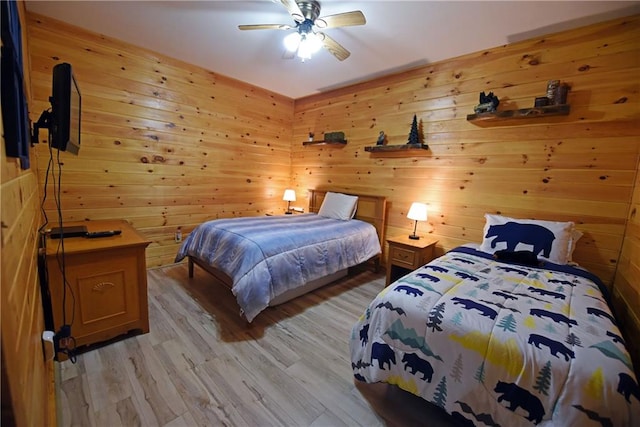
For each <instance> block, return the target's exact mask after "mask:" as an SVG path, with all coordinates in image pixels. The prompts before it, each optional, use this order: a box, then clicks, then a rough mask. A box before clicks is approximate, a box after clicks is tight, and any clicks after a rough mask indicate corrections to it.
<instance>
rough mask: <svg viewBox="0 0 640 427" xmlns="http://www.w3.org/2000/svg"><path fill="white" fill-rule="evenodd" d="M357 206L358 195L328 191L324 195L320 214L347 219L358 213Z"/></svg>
mask: <svg viewBox="0 0 640 427" xmlns="http://www.w3.org/2000/svg"><path fill="white" fill-rule="evenodd" d="M357 208H358V196H348V195H346V194H342V193H332V192H331V191H328V192H327V194H325V196H324V200H323V201H322V206H320V210H319V211H318V215H320V216H324V217H327V218H335V219H341V220H343V221H347V220H349V219H351V218H353V217H354V216H355V215H356V209H357Z"/></svg>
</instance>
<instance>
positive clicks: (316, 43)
mask: <svg viewBox="0 0 640 427" xmlns="http://www.w3.org/2000/svg"><path fill="white" fill-rule="evenodd" d="M303 41H304V43H306V44H307V45H308V46H309V50H310V51H311V53H316V52H317V51H319V50H320V48H321V47H322V39H321V38H320V37H318V35H317V34H316V33H307V34H306V35H305V37H304V38H303Z"/></svg>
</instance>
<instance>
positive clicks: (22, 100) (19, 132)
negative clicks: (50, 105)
mask: <svg viewBox="0 0 640 427" xmlns="http://www.w3.org/2000/svg"><path fill="white" fill-rule="evenodd" d="M1 7H2V30H1V33H2V59H1V61H0V72H1V73H2V86H1V91H2V93H1V95H2V121H3V126H4V143H5V150H6V153H7V156H8V157H19V158H20V166H21V167H22V169H29V144H30V139H31V138H30V129H31V125H30V122H29V114H28V108H27V100H26V97H25V93H24V80H23V75H24V73H23V69H22V33H21V31H20V15H19V13H18V6H17V4H16V2H15V1H8V0H2V4H1Z"/></svg>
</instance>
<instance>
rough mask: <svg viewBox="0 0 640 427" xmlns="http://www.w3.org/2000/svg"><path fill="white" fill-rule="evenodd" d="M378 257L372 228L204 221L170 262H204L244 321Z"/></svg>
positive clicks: (282, 218)
mask: <svg viewBox="0 0 640 427" xmlns="http://www.w3.org/2000/svg"><path fill="white" fill-rule="evenodd" d="M380 252H381V249H380V241H379V239H378V234H377V232H376V229H375V227H373V226H372V225H371V224H368V223H366V222H363V221H358V220H350V221H340V220H336V219H331V218H325V217H321V216H318V215H316V214H302V215H279V216H264V217H247V218H230V219H218V220H214V221H208V222H205V223H203V224H200V225H199V226H198V227H196V228H195V229H194V230H193V231H192V232H191V233H190V234H189V236H188V237H187V238H186V239H185V240H184V242H183V244H182V246H181V248H180V250H179V251H178V254H177V256H176V262H179V261H181V260H182V259H183V258H184V257H186V256H192V257H195V258H198V259H199V260H201V261H204V262H205V263H207V264H208V265H211V266H212V267H215V268H217V269H219V270H221V271H223V272H224V273H226V274H227V275H228V276H229V277H231V279H232V280H233V288H232V291H233V294H234V295H235V296H236V299H237V300H238V304H239V305H240V308H241V309H242V312H243V314H244V315H245V316H246V318H247V320H248V321H252V320H253V319H254V318H255V316H256V315H257V314H258V313H260V312H261V311H262V310H264V309H265V308H266V307H267V306H268V305H269V301H271V299H273V298H275V297H277V296H278V295H280V294H282V293H283V292H285V291H288V290H290V289H293V288H296V287H299V286H302V285H304V284H305V283H307V282H309V281H311V280H315V279H319V278H321V277H324V276H326V275H329V274H332V273H335V272H337V271H339V270H342V269H345V268H348V267H351V266H354V265H357V264H360V263H362V262H364V261H366V260H368V259H370V258H372V257H374V256H375V255H377V254H379V253H380Z"/></svg>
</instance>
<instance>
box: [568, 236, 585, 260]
mask: <svg viewBox="0 0 640 427" xmlns="http://www.w3.org/2000/svg"><path fill="white" fill-rule="evenodd" d="M582 236H584V233H583V232H582V231H580V230H576V229H575V228H574V229H573V231H572V232H571V242H570V244H569V253H568V254H567V263H571V264H575V265H577V264H576V263H575V262H573V251H575V250H576V244H577V243H578V240H580V238H581V237H582Z"/></svg>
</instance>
